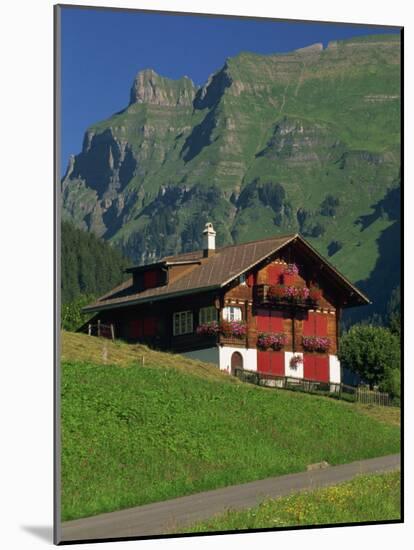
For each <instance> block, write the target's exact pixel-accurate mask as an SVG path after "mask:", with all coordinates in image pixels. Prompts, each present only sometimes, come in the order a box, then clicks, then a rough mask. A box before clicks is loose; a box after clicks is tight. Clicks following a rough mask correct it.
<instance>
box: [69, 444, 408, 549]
mask: <svg viewBox="0 0 414 550" xmlns="http://www.w3.org/2000/svg"><path fill="white" fill-rule="evenodd" d="M399 467H400V455H399V454H395V455H388V456H384V457H379V458H372V459H369V460H360V461H357V462H351V463H350V464H343V465H340V466H331V467H328V468H325V469H320V470H312V471H307V472H301V473H298V474H289V475H284V476H279V477H272V478H268V479H262V480H259V481H253V482H250V483H243V484H242V485H232V486H230V487H224V488H222V489H215V490H212V491H204V492H202V493H197V494H195V495H189V496H185V497H179V498H175V499H172V500H165V501H163V502H155V503H153V504H146V505H144V506H137V507H135V508H128V509H125V510H119V511H117V512H109V513H106V514H99V515H98V516H92V517H89V518H82V519H76V520H73V521H67V522H64V523H63V524H62V530H61V537H60V540H61V541H62V542H64V541H78V540H79V541H80V540H96V539H102V538H106V539H107V538H116V537H143V536H154V535H161V534H167V533H171V532H172V531H174V530H175V529H177V528H178V527H183V526H186V525H190V524H192V523H195V522H196V521H199V520H203V519H207V518H209V517H211V516H213V515H215V514H218V513H221V512H224V511H225V510H226V509H228V508H232V509H242V508H250V507H252V506H255V505H257V504H258V503H259V502H261V501H262V500H263V499H265V498H267V497H271V498H276V497H281V496H285V495H288V494H291V493H295V492H300V491H305V490H308V489H316V488H318V487H325V486H327V485H335V484H337V483H341V482H342V481H347V480H350V479H352V478H353V477H355V476H356V475H358V474H365V473H374V472H388V471H392V470H396V469H399Z"/></svg>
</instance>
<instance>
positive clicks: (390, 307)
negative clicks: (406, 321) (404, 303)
mask: <svg viewBox="0 0 414 550" xmlns="http://www.w3.org/2000/svg"><path fill="white" fill-rule="evenodd" d="M387 315H388V326H389V329H390V330H391V332H392V333H394V334H396V335H397V336H398V338H400V337H401V293H400V287H399V286H397V287H396V288H394V289H393V291H392V292H391V295H390V299H389V301H388V304H387Z"/></svg>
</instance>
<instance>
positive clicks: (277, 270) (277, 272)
mask: <svg viewBox="0 0 414 550" xmlns="http://www.w3.org/2000/svg"><path fill="white" fill-rule="evenodd" d="M283 270H284V267H283V265H277V264H272V265H269V267H268V268H267V277H268V279H267V282H268V284H269V285H277V284H278V283H280V282H281V275H282V273H283Z"/></svg>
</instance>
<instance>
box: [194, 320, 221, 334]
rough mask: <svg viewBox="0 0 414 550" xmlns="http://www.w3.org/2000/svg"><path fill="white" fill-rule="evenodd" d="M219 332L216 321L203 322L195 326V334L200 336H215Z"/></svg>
mask: <svg viewBox="0 0 414 550" xmlns="http://www.w3.org/2000/svg"><path fill="white" fill-rule="evenodd" d="M219 332H220V325H219V324H218V323H217V321H211V322H210V323H203V324H201V325H198V327H197V328H196V334H198V335H200V336H216V335H217V334H218V333H219Z"/></svg>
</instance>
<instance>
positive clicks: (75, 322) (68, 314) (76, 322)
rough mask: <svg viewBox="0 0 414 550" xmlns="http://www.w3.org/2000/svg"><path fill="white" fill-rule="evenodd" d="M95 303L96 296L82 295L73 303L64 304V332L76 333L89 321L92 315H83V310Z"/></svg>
mask: <svg viewBox="0 0 414 550" xmlns="http://www.w3.org/2000/svg"><path fill="white" fill-rule="evenodd" d="M94 301H95V296H93V295H91V294H84V295H81V296H80V297H79V298H76V300H73V301H72V302H69V303H66V304H62V310H61V319H60V320H61V326H62V329H63V330H69V331H73V332H74V331H76V330H77V329H78V328H79V327H81V326H82V325H83V324H84V323H86V321H87V320H88V319H90V318H91V317H92V316H93V314H92V313H82V308H83V307H85V306H87V305H88V304H91V303H93V302H94Z"/></svg>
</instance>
